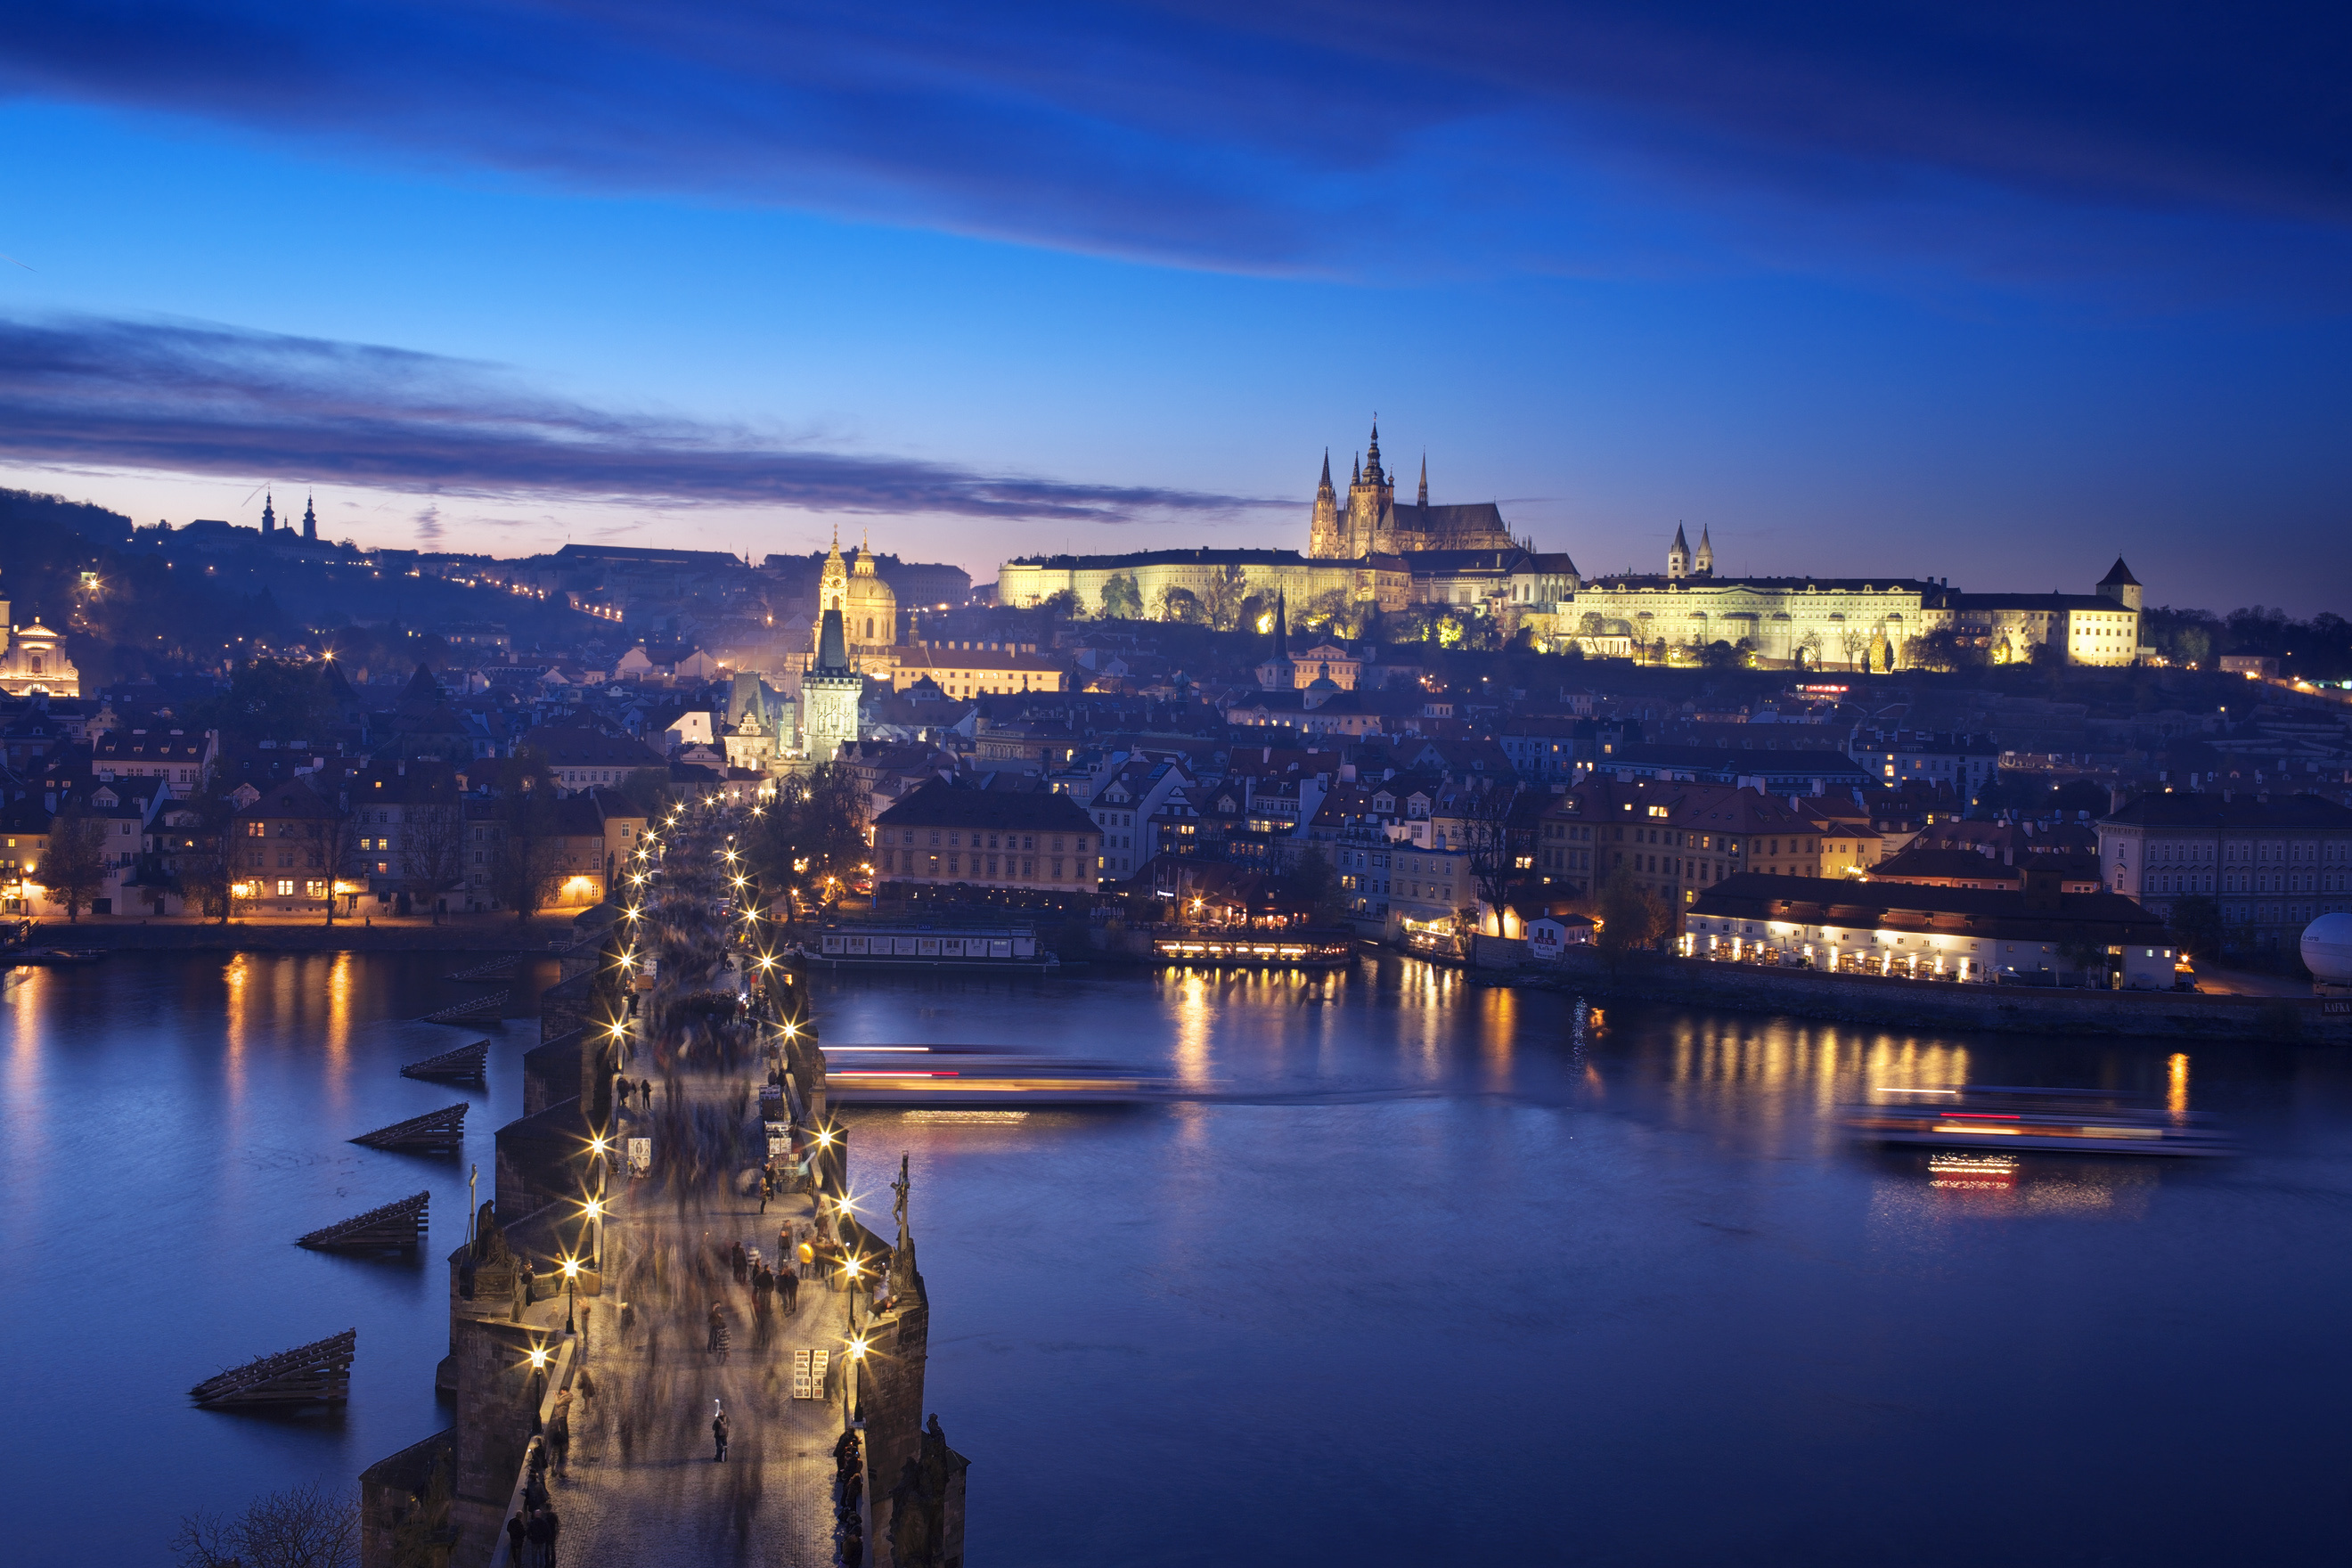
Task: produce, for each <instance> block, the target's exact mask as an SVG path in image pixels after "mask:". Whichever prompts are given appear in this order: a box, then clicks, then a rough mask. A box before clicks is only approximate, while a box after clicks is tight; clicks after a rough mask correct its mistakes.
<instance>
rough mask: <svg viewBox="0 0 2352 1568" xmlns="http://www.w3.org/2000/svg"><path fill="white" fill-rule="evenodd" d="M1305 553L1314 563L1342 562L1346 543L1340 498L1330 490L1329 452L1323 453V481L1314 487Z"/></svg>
mask: <svg viewBox="0 0 2352 1568" xmlns="http://www.w3.org/2000/svg"><path fill="white" fill-rule="evenodd" d="M1307 555H1308V557H1309V558H1310V559H1312V560H1316V561H1342V560H1345V559H1347V557H1348V542H1347V541H1346V540H1345V539H1344V538H1342V537H1341V536H1340V533H1339V492H1338V491H1337V490H1334V489H1332V488H1331V451H1330V448H1329V447H1325V448H1324V450H1323V479H1322V482H1321V483H1320V484H1318V485H1317V486H1316V487H1315V518H1314V521H1312V522H1311V523H1309V524H1308V525H1307Z"/></svg>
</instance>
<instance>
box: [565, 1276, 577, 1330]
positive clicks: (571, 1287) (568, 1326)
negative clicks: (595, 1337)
mask: <svg viewBox="0 0 2352 1568" xmlns="http://www.w3.org/2000/svg"><path fill="white" fill-rule="evenodd" d="M579 1284H580V1259H578V1258H565V1259H564V1260H563V1331H564V1332H565V1333H567V1334H572V1333H577V1332H579V1330H578V1329H576V1328H575V1327H573V1326H572V1303H573V1302H574V1301H575V1300H577V1299H578V1289H579Z"/></svg>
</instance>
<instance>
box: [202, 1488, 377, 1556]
mask: <svg viewBox="0 0 2352 1568" xmlns="http://www.w3.org/2000/svg"><path fill="white" fill-rule="evenodd" d="M172 1553H173V1557H174V1558H175V1559H176V1560H177V1561H178V1563H180V1565H181V1568H348V1565H349V1564H352V1563H357V1562H358V1561H359V1554H360V1510H359V1502H358V1500H357V1499H356V1498H353V1497H352V1496H350V1495H349V1493H348V1491H347V1489H341V1488H337V1489H330V1488H328V1487H326V1486H323V1485H321V1484H320V1483H319V1482H317V1481H306V1482H304V1483H303V1484H302V1485H300V1486H299V1487H292V1488H289V1489H287V1490H285V1491H282V1492H271V1493H270V1494H269V1495H268V1496H267V1497H262V1498H257V1499H255V1500H253V1501H252V1502H250V1503H247V1505H246V1507H245V1511H244V1512H242V1513H240V1514H238V1515H237V1516H236V1518H234V1519H225V1518H223V1517H221V1516H220V1515H218V1514H207V1513H203V1512H197V1513H192V1514H189V1515H187V1516H186V1517H185V1518H184V1519H182V1520H181V1521H180V1531H179V1533H178V1534H177V1535H176V1536H174V1537H173V1540H172Z"/></svg>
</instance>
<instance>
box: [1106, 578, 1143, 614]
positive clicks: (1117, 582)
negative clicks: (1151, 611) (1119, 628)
mask: <svg viewBox="0 0 2352 1568" xmlns="http://www.w3.org/2000/svg"><path fill="white" fill-rule="evenodd" d="M1102 610H1103V618H1104V619H1105V620H1115V621H1139V620H1141V619H1142V618H1143V592H1142V590H1141V589H1140V588H1139V587H1138V586H1137V585H1136V582H1135V574H1134V573H1132V572H1116V573H1113V574H1111V579H1110V581H1109V582H1108V583H1105V584H1103V591H1102Z"/></svg>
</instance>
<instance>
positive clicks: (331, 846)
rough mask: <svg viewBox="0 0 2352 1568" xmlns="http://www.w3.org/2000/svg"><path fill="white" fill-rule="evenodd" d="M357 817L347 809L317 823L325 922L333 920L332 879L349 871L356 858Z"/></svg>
mask: <svg viewBox="0 0 2352 1568" xmlns="http://www.w3.org/2000/svg"><path fill="white" fill-rule="evenodd" d="M359 845H360V827H359V819H358V818H357V817H355V816H352V814H351V813H350V812H348V811H346V812H343V813H342V814H341V815H340V816H331V817H329V818H328V819H327V820H326V821H324V822H322V823H320V824H319V856H320V859H322V860H324V861H325V862H326V870H327V923H328V924H329V925H333V924H334V923H335V879H336V878H338V877H341V876H342V875H344V874H345V873H346V872H348V871H350V870H351V869H352V867H353V866H354V865H355V864H356V863H357V861H358V858H359Z"/></svg>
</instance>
